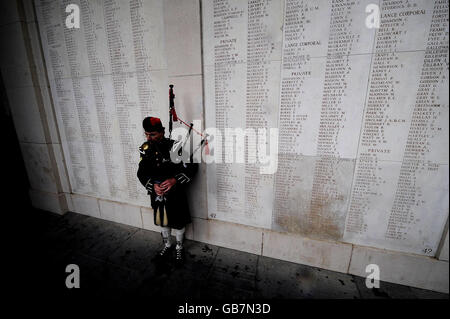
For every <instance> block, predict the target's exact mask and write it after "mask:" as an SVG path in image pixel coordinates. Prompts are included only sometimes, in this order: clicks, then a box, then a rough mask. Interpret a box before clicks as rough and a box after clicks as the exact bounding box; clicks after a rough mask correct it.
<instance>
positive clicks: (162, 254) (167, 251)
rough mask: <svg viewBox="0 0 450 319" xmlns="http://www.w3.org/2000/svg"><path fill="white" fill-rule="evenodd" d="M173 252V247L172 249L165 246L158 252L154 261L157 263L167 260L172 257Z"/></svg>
mask: <svg viewBox="0 0 450 319" xmlns="http://www.w3.org/2000/svg"><path fill="white" fill-rule="evenodd" d="M172 250H173V245H172V246H170V247H167V246H166V245H164V247H163V248H162V249H161V250H160V251H158V253H157V254H156V255H155V258H154V260H155V261H163V260H167V258H168V257H169V256H170V255H171V252H172Z"/></svg>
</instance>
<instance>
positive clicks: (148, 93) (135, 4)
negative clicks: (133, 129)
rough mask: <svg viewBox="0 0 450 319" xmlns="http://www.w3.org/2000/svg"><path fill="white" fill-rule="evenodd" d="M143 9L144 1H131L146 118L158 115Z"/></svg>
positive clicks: (140, 93)
mask: <svg viewBox="0 0 450 319" xmlns="http://www.w3.org/2000/svg"><path fill="white" fill-rule="evenodd" d="M142 9H143V2H142V0H131V1H130V15H131V27H132V28H131V30H132V34H133V45H134V57H135V61H136V76H137V80H138V81H137V83H138V96H139V104H140V110H141V117H142V118H145V117H147V116H149V114H156V110H155V109H154V108H153V107H152V105H153V99H154V93H153V92H154V89H153V84H152V79H151V76H150V73H149V71H150V69H151V67H152V66H151V61H150V58H151V57H150V54H149V52H148V51H147V49H146V47H145V45H144V36H145V34H146V32H145V31H144V28H145V22H146V21H145V20H146V19H148V17H145V16H144V15H143V14H142V13H141V11H142Z"/></svg>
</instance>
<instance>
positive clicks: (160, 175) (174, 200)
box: [137, 138, 198, 229]
mask: <svg viewBox="0 0 450 319" xmlns="http://www.w3.org/2000/svg"><path fill="white" fill-rule="evenodd" d="M174 143H175V141H173V140H171V139H168V138H163V140H162V141H161V142H159V143H150V142H145V143H144V144H142V145H141V147H140V148H139V152H140V161H139V169H138V171H137V176H138V178H139V181H140V182H141V184H142V185H144V187H146V188H147V190H148V194H149V195H150V199H151V205H152V208H153V211H154V216H153V217H154V218H153V220H154V223H155V225H158V226H166V227H171V228H175V229H181V228H183V227H184V226H185V225H186V224H188V223H190V222H191V217H190V212H189V206H188V202H187V198H186V193H185V188H186V186H187V185H188V184H189V183H190V181H191V180H192V178H193V177H194V175H195V173H196V171H197V168H198V165H197V164H195V163H186V164H185V163H183V162H182V161H180V162H178V163H176V162H172V160H171V156H170V151H171V150H172V147H173V146H174ZM177 153H178V152H177ZM172 177H173V178H175V179H176V180H177V182H176V183H175V185H173V186H172V188H171V189H170V191H169V192H167V193H166V194H165V196H164V200H163V201H157V200H156V197H157V195H156V192H155V190H154V185H155V184H159V183H162V182H164V181H165V180H166V179H168V178H172Z"/></svg>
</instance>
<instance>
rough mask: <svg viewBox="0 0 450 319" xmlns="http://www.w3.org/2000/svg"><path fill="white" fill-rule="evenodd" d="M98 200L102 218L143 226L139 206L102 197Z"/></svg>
mask: <svg viewBox="0 0 450 319" xmlns="http://www.w3.org/2000/svg"><path fill="white" fill-rule="evenodd" d="M98 202H99V206H100V218H103V219H106V220H110V221H113V222H116V223H121V224H125V225H130V226H134V227H139V228H142V216H141V209H140V207H139V206H132V205H127V204H123V203H118V202H112V201H106V200H101V199H99V200H98Z"/></svg>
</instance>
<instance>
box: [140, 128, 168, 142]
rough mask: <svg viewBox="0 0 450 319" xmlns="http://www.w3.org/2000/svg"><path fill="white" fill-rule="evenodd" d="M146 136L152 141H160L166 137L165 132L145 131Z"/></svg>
mask: <svg viewBox="0 0 450 319" xmlns="http://www.w3.org/2000/svg"><path fill="white" fill-rule="evenodd" d="M144 134H145V137H146V138H147V141H148V142H150V143H154V142H159V141H161V140H162V138H163V137H164V132H157V131H152V132H144Z"/></svg>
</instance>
